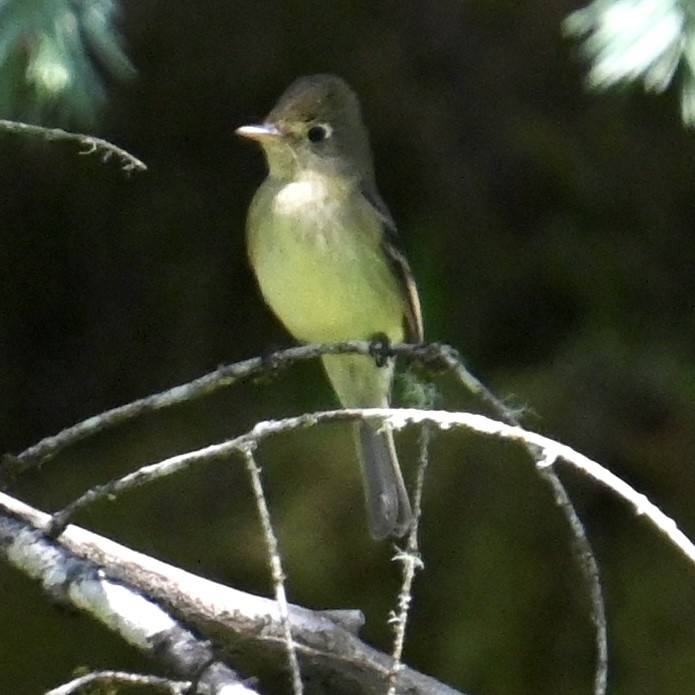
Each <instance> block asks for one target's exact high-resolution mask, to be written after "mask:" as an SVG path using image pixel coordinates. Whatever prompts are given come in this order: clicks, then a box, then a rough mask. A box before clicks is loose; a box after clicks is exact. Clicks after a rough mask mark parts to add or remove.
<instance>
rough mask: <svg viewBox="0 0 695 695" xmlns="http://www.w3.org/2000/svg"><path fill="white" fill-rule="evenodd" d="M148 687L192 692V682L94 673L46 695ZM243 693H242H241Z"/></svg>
mask: <svg viewBox="0 0 695 695" xmlns="http://www.w3.org/2000/svg"><path fill="white" fill-rule="evenodd" d="M112 684H122V685H125V684H127V685H146V686H149V687H150V688H151V689H152V692H157V693H171V695H186V691H189V692H190V687H191V681H172V680H170V679H169V678H160V677H159V676H146V675H142V674H139V673H127V672H125V671H94V672H92V673H86V674H85V675H83V676H79V677H78V678H74V679H73V680H71V681H70V682H68V683H64V684H63V685H60V686H58V687H57V688H51V689H50V690H49V691H47V692H46V693H44V695H72V693H77V692H79V691H80V690H82V688H84V687H85V686H87V685H107V686H108V685H112ZM240 693H241V691H240Z"/></svg>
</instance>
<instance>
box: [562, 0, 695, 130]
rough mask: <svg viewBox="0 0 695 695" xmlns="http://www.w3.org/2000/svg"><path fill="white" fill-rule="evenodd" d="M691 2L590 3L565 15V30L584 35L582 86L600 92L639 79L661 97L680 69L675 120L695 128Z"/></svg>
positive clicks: (694, 45) (608, 0)
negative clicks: (678, 113) (585, 76)
mask: <svg viewBox="0 0 695 695" xmlns="http://www.w3.org/2000/svg"><path fill="white" fill-rule="evenodd" d="M694 11H695V3H694V2H693V0H594V2H592V3H591V4H590V5H589V6H588V7H584V8H582V9H580V10H577V11H575V12H573V13H572V14H570V15H569V16H568V17H567V19H566V20H565V23H564V27H565V31H566V32H567V33H568V34H570V35H575V36H582V35H587V36H586V39H585V41H584V47H583V48H584V52H585V53H586V55H587V56H588V57H589V58H590V59H591V62H592V66H591V70H590V71H589V75H588V83H589V85H591V86H592V87H595V88H598V89H603V88H605V87H610V86H612V85H614V84H616V83H618V82H622V81H626V82H630V81H636V80H642V81H643V82H644V87H645V89H647V90H653V91H655V92H663V91H664V89H666V88H667V87H668V86H669V84H670V83H671V80H672V79H673V76H674V73H675V72H676V68H678V67H679V66H680V67H681V72H682V75H681V80H680V92H681V115H682V118H683V122H684V123H685V124H686V125H688V126H693V125H695V22H693V14H694Z"/></svg>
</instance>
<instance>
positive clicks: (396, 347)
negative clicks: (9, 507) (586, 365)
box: [0, 121, 476, 477]
mask: <svg viewBox="0 0 695 695" xmlns="http://www.w3.org/2000/svg"><path fill="white" fill-rule="evenodd" d="M0 122H1V121H0ZM342 353H355V354H361V355H373V354H379V355H380V356H384V357H390V356H393V355H399V356H404V357H408V358H410V359H412V360H415V361H418V362H421V363H422V364H424V365H431V366H435V367H438V368H440V369H442V368H443V369H451V370H453V373H454V374H455V376H456V377H457V378H458V379H459V380H460V381H462V383H465V384H468V383H469V382H471V381H473V382H475V381H476V380H475V378H474V377H473V376H472V375H470V374H468V372H467V370H466V369H465V367H464V366H463V364H462V363H459V362H457V361H456V359H454V355H455V354H456V353H455V350H453V348H451V347H449V346H448V345H440V344H432V345H410V344H407V343H402V344H401V343H398V344H392V345H388V346H383V345H382V346H381V347H380V348H377V347H375V345H374V344H373V343H370V342H366V341H348V342H346V343H330V344H311V345H301V346H299V347H292V348H288V349H286V350H279V351H277V352H274V353H272V354H270V355H268V356H267V357H262V358H261V357H254V358H251V359H248V360H244V361H242V362H235V363H233V364H228V365H223V366H221V367H219V368H218V369H216V370H215V371H213V372H210V373H209V374H205V375H204V376H202V377H199V378H198V379H194V380H193V381H190V382H188V383H186V384H181V385H179V386H174V387H173V388H170V389H168V390H166V391H162V392H160V393H155V394H152V395H150V396H146V397H145V398H140V399H138V400H135V401H132V402H131V403H127V404H126V405H122V406H118V407H117V408H113V409H111V410H107V411H105V412H103V413H101V414H99V415H94V416H92V417H89V418H87V419H86V420H83V421H82V422H79V423H77V424H75V425H72V426H70V427H67V428H65V429H64V430H62V431H61V432H58V433H57V434H55V435H51V436H49V437H45V438H44V439H42V440H41V441H39V442H37V443H36V444H34V445H32V446H30V447H29V448H28V449H25V450H24V451H23V452H21V453H20V454H17V455H15V456H12V455H6V456H5V457H4V459H3V461H2V465H1V466H0V477H10V476H17V475H20V474H22V473H23V472H24V471H26V470H28V469H30V468H33V467H35V466H39V465H40V464H42V463H44V462H45V461H48V460H49V459H51V458H53V457H54V456H56V455H57V454H58V453H60V452H61V451H62V450H63V449H65V448H67V447H69V446H72V445H73V444H76V443H78V442H80V441H83V440H84V439H87V438H88V437H91V436H94V435H95V434H98V433H100V432H103V431H105V430H107V429H110V428H112V427H116V426H117V425H122V424H125V423H126V422H129V421H130V420H133V419H134V418H136V417H139V416H141V415H144V414H145V413H152V412H156V411H159V410H164V409H166V408H171V407H173V406H176V405H180V404H181V403H185V402H189V401H192V400H195V399H197V398H202V397H203V396H208V395H210V394H212V393H214V392H215V391H218V390H219V389H222V388H227V387H229V386H232V385H234V384H235V383H237V382H239V381H241V380H246V379H249V378H252V377H255V376H258V375H260V374H264V373H268V372H272V371H273V370H277V369H281V368H285V367H289V366H290V365H293V364H295V363H297V362H304V361H306V360H312V359H315V358H317V357H319V356H320V355H327V354H342Z"/></svg>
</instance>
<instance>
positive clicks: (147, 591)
mask: <svg viewBox="0 0 695 695" xmlns="http://www.w3.org/2000/svg"><path fill="white" fill-rule="evenodd" d="M49 520H50V517H49V516H48V515H47V514H44V513H42V512H40V511H38V510H36V509H34V508H32V507H30V506H28V505H26V504H24V503H22V502H19V501H18V500H15V499H14V498H12V497H10V496H8V495H5V494H4V493H0V554H4V555H5V556H6V557H7V559H8V560H9V561H10V562H11V563H12V564H13V565H15V566H16V567H17V568H19V569H20V570H21V571H23V572H24V573H25V574H28V575H30V576H32V577H35V578H36V579H39V580H40V581H41V582H42V583H43V585H44V587H45V589H46V590H47V591H51V593H54V594H55V595H58V596H59V597H60V598H61V599H62V600H66V601H73V600H74V597H75V596H76V595H78V594H76V590H77V589H78V588H79V587H80V586H82V585H84V586H85V587H86V588H88V589H89V590H90V591H86V592H80V593H79V595H82V593H85V594H86V598H85V599H84V600H82V599H80V601H79V602H76V604H75V605H77V607H78V608H80V610H89V603H88V601H87V599H88V598H89V596H93V597H94V600H95V603H96V611H95V615H96V617H97V618H98V619H99V620H101V621H102V622H103V623H104V624H105V625H106V626H107V627H109V628H110V629H112V630H117V629H118V628H119V625H120V624H121V623H123V624H125V625H127V627H128V630H129V632H128V633H127V634H126V635H125V638H127V639H129V641H131V643H135V644H136V646H138V647H139V648H143V649H146V648H149V649H151V650H153V652H154V656H155V658H158V657H160V656H161V654H160V651H159V650H160V646H159V642H158V640H159V639H160V637H161V639H168V638H169V636H170V634H175V635H177V636H178V635H182V634H187V631H188V629H191V630H194V631H195V633H197V634H199V635H202V636H203V637H204V638H207V639H210V640H211V643H208V642H202V641H197V642H193V643H192V645H191V648H190V649H188V650H185V649H184V650H181V649H179V650H178V651H175V652H174V654H173V655H172V658H171V661H167V662H166V665H167V667H170V668H171V669H172V670H173V671H174V672H175V674H176V675H179V676H181V677H183V678H186V679H189V678H192V676H191V671H192V670H195V668H200V667H201V666H205V659H198V658H196V659H193V658H192V656H195V657H198V655H199V654H200V655H203V656H204V657H205V658H208V657H209V658H211V659H213V662H212V665H211V666H208V667H207V668H204V669H203V677H202V678H201V682H203V678H205V679H207V681H206V684H207V682H210V680H211V677H212V675H214V674H215V673H216V672H217V671H218V670H219V671H220V672H222V673H225V672H224V671H223V669H227V672H229V673H233V671H231V669H229V667H228V666H226V664H224V663H223V662H222V661H215V660H214V659H215V658H218V657H217V656H216V655H218V654H219V653H220V650H224V649H225V648H231V647H233V649H231V652H232V653H233V654H234V655H236V656H237V657H239V658H243V659H244V660H245V661H247V662H248V661H249V660H253V658H254V654H255V655H256V656H257V655H258V654H262V655H263V657H264V663H267V661H266V659H267V657H268V656H269V655H274V656H275V657H276V659H275V662H276V663H278V664H280V666H279V668H283V669H284V668H285V666H284V658H283V657H284V653H285V644H284V643H285V637H284V630H283V627H282V619H281V615H280V609H279V607H278V604H277V602H276V601H274V600H272V599H268V598H264V597H261V596H256V595H254V594H249V593H246V592H242V591H238V590H236V589H233V588H230V587H225V586H222V585H220V584H216V583H214V582H211V581H209V580H206V579H203V578H202V577H198V576H196V575H194V574H191V573H189V572H185V571H183V570H181V569H179V568H177V567H173V566H171V565H167V564H166V563H163V562H160V561H158V560H155V559H154V558H151V557H148V556H147V555H143V554H142V553H138V552H135V551H133V550H130V549H129V548H126V547H124V546H121V545H119V544H117V543H115V542H113V541H111V540H109V539H107V538H104V537H103V536H99V535H97V534H94V533H91V532H89V531H86V530H84V529H82V528H79V527H77V526H72V525H71V526H69V527H68V528H67V529H66V530H65V533H64V534H63V535H62V536H61V539H60V542H59V543H58V542H55V541H50V540H49V539H48V538H47V536H46V535H45V533H44V531H45V530H46V528H47V527H48V523H49ZM61 563H69V565H68V567H69V570H70V571H69V572H67V571H65V572H62V571H59V570H57V569H56V567H58V568H60V567H63V569H66V566H65V565H64V564H61ZM83 570H84V571H83ZM66 576H67V577H73V576H74V577H75V578H74V579H72V580H71V581H70V582H68V584H69V587H67V588H66V587H64V586H63V584H61V582H62V581H63V580H64V579H65V577H66ZM112 591H116V592H118V596H119V598H120V597H123V598H125V597H127V600H123V601H121V602H119V601H107V600H106V598H109V592H112ZM131 596H133V597H134V598H133V601H135V600H137V597H138V596H139V598H140V601H142V602H144V603H138V604H137V606H138V607H139V609H140V610H141V611H142V612H141V613H140V612H138V611H137V610H132V609H130V608H129V609H128V620H125V619H124V618H123V617H122V616H121V615H120V614H119V613H118V610H119V609H120V608H121V604H125V605H128V604H129V603H130V601H131ZM132 605H133V606H134V605H136V604H134V603H133V604H132ZM159 606H162V607H163V608H159ZM143 608H145V610H143ZM288 611H289V621H290V625H291V628H292V638H293V640H294V644H295V646H296V649H297V654H298V656H299V658H300V662H301V666H302V668H303V669H305V670H310V671H311V672H312V673H313V674H317V675H318V676H319V677H320V678H322V679H325V680H326V681H327V680H330V683H331V689H332V692H334V693H336V695H340V693H347V692H355V691H356V689H359V691H361V692H379V691H384V690H385V689H386V687H387V683H388V677H389V673H390V671H391V669H392V666H393V660H392V659H391V657H389V656H388V655H386V654H383V653H382V652H379V651H377V650H376V649H373V648H372V647H370V646H368V645H367V644H365V643H363V642H361V641H360V640H359V639H358V638H357V637H355V636H354V635H353V634H352V633H351V632H350V631H348V630H345V629H344V628H343V627H342V625H341V624H339V623H336V622H334V621H333V620H331V619H330V617H329V615H330V614H329V613H326V612H321V611H317V612H315V611H310V610H308V609H305V608H302V607H300V606H296V605H292V604H290V605H289V606H288ZM150 615H152V616H154V617H153V618H150ZM172 616H173V617H172ZM175 620H180V621H181V622H182V623H183V624H185V626H186V627H183V626H181V625H179V624H178V623H177V622H174V621H175ZM140 622H143V623H146V624H145V626H144V627H143V629H142V631H141V626H140ZM157 625H159V628H160V631H162V630H163V633H162V634H161V635H160V634H159V633H155V634H156V639H155V644H154V645H153V644H152V643H151V642H149V641H147V640H145V639H144V635H145V634H148V631H149V630H152V629H153V627H155V626H157ZM172 631H173V632H172ZM176 644H181V643H180V642H178V643H176ZM189 653H190V654H189ZM183 657H186V658H185V659H183ZM177 659H178V661H177ZM192 666H193V667H194V668H192ZM230 678H231V676H230ZM239 686H240V684H239V682H237V683H236V687H239ZM216 687H217V686H216ZM245 687H248V686H245ZM399 688H402V690H403V691H405V692H409V693H411V695H456V694H457V691H455V690H453V689H452V688H449V687H448V686H446V685H444V684H442V683H439V682H438V681H436V680H435V679H433V678H429V677H428V676H424V675H422V674H420V673H417V672H416V671H414V670H412V669H409V668H404V669H402V670H401V671H400V674H399ZM209 692H211V693H217V692H219V690H215V689H212V688H211V689H210V691H209Z"/></svg>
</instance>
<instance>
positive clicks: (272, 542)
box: [241, 443, 304, 695]
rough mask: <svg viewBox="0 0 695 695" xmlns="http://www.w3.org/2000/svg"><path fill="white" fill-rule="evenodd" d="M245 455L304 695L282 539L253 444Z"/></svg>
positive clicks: (295, 682)
mask: <svg viewBox="0 0 695 695" xmlns="http://www.w3.org/2000/svg"><path fill="white" fill-rule="evenodd" d="M241 453H242V454H243V456H244V462H245V463H246V470H247V471H248V474H249V477H250V478H251V487H252V489H253V496H254V498H255V500H256V509H258V515H259V517H260V519H261V526H262V528H263V536H264V538H265V544H266V550H267V551H268V561H269V562H270V572H271V575H272V578H273V586H274V587H275V600H276V601H277V603H278V609H279V611H280V623H281V625H282V631H283V634H284V641H285V647H286V650H287V661H288V663H289V666H290V674H291V677H292V692H293V693H294V695H302V693H303V692H304V687H303V685H302V675H301V672H300V670H299V660H298V659H297V651H296V649H295V646H294V640H293V639H292V627H291V625H290V613H289V608H288V605H287V593H286V591H285V572H284V570H283V569H282V560H281V557H280V548H279V545H278V539H277V536H276V535H275V531H274V530H273V524H272V522H271V521H270V510H269V509H268V504H267V502H266V498H265V493H264V491H263V483H262V481H261V469H260V467H259V466H258V464H257V463H256V459H255V457H254V445H253V444H251V443H249V444H248V445H247V446H245V447H244V448H243V449H242V450H241Z"/></svg>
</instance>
